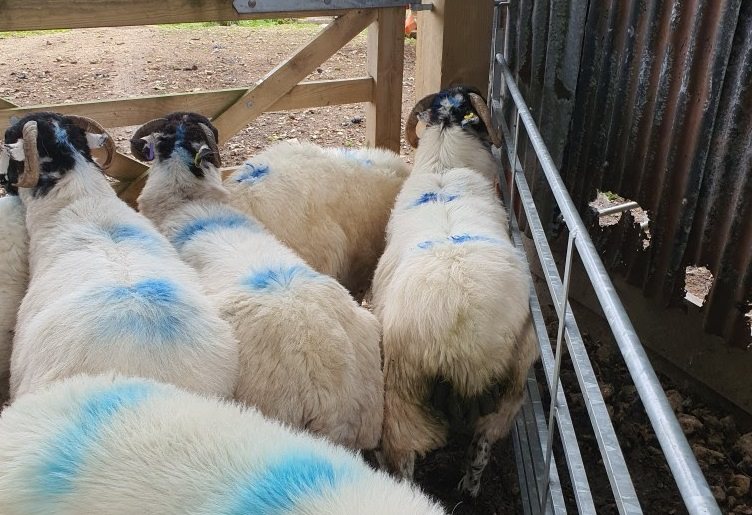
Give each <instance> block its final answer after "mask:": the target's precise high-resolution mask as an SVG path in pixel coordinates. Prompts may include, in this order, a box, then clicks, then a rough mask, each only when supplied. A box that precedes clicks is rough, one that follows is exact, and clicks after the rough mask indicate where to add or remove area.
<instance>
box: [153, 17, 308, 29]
mask: <svg viewBox="0 0 752 515" xmlns="http://www.w3.org/2000/svg"><path fill="white" fill-rule="evenodd" d="M299 23H300V22H299V21H298V20H295V19H292V18H274V19H270V20H237V21H225V22H221V21H204V22H198V23H172V24H168V25H158V27H159V28H160V29H166V30H183V29H192V30H196V29H204V28H206V27H218V26H220V25H232V26H234V27H274V26H276V25H296V24H299Z"/></svg>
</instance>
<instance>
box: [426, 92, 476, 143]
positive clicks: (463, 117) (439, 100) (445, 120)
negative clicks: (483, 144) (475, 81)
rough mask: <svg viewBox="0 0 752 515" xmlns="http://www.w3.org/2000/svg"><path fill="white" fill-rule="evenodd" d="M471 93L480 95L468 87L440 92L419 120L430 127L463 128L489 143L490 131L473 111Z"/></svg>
mask: <svg viewBox="0 0 752 515" xmlns="http://www.w3.org/2000/svg"><path fill="white" fill-rule="evenodd" d="M469 93H476V94H478V95H480V92H479V91H478V90H476V89H474V88H469V87H466V86H456V87H453V88H448V89H445V90H443V91H440V92H439V93H438V94H437V95H436V96H435V97H434V99H433V102H432V103H431V108H430V109H428V110H426V111H424V112H422V113H420V114H419V115H418V118H419V119H420V121H422V122H423V123H425V124H426V125H427V126H429V127H430V126H440V127H442V128H446V127H462V128H463V129H465V130H468V131H471V132H473V133H474V134H476V135H477V136H478V137H480V138H481V139H483V140H484V141H488V139H489V137H488V130H487V129H486V126H485V125H484V124H483V121H482V120H481V119H480V117H479V116H478V113H477V112H475V110H474V109H473V106H472V103H471V101H470V97H469V96H468V95H469Z"/></svg>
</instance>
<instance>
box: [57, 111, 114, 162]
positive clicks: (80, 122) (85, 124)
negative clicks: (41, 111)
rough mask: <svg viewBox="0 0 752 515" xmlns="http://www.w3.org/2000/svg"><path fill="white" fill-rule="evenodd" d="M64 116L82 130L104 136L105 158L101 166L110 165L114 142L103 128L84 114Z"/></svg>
mask: <svg viewBox="0 0 752 515" xmlns="http://www.w3.org/2000/svg"><path fill="white" fill-rule="evenodd" d="M66 118H67V119H68V120H70V122H71V123H73V125H75V126H76V127H79V128H81V129H83V131H84V132H93V133H95V134H102V135H104V136H105V140H104V149H105V150H106V151H107V158H106V159H105V161H104V163H102V168H107V167H108V166H110V163H111V162H112V156H113V155H114V154H115V142H114V141H112V138H111V137H110V135H109V134H107V131H106V130H105V128H104V127H102V126H101V125H99V123H97V122H95V121H94V120H92V119H91V118H86V117H85V116H76V115H68V116H66Z"/></svg>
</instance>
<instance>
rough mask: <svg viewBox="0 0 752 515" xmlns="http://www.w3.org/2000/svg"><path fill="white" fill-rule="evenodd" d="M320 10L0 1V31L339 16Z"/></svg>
mask: <svg viewBox="0 0 752 515" xmlns="http://www.w3.org/2000/svg"><path fill="white" fill-rule="evenodd" d="M345 12H346V11H341V10H340V11H336V10H328V9H327V10H321V11H298V12H279V13H254V14H243V15H239V14H238V13H237V12H236V11H235V9H234V8H233V6H232V2H231V1H230V0H198V1H197V0H160V1H159V2H154V1H152V0H108V1H106V2H103V1H102V0H74V1H71V0H34V1H29V0H0V13H2V14H1V15H0V31H9V30H44V29H79V28H88V27H121V26H125V25H157V24H162V23H188V22H202V21H230V20H250V19H261V18H305V17H308V16H339V15H342V14H344V13H345Z"/></svg>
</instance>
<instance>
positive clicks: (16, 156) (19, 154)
mask: <svg viewBox="0 0 752 515" xmlns="http://www.w3.org/2000/svg"><path fill="white" fill-rule="evenodd" d="M5 149H6V152H7V153H8V154H9V155H10V158H11V159H13V160H14V161H23V160H24V159H25V155H24V141H23V140H22V139H20V140H18V141H17V142H15V143H9V144H7V145H5ZM6 152H4V153H6Z"/></svg>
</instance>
